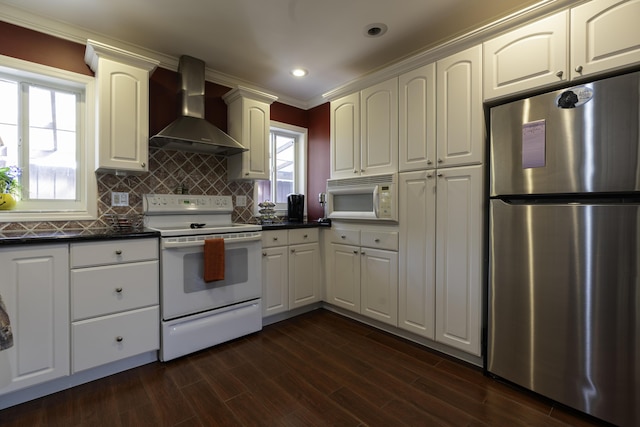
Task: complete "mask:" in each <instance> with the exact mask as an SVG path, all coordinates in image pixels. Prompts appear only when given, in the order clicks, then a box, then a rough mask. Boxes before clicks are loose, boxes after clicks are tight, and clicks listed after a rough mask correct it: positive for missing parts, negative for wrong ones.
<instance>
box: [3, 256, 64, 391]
mask: <svg viewBox="0 0 640 427" xmlns="http://www.w3.org/2000/svg"><path fill="white" fill-rule="evenodd" d="M0 271H1V272H2V280H0V296H1V297H2V301H3V303H4V306H5V308H6V311H7V315H8V317H9V322H10V325H11V329H12V334H13V346H11V347H8V348H6V349H4V350H2V351H0V394H4V393H8V392H11V391H14V390H18V389H22V388H25V387H29V386H33V385H36V384H40V383H43V382H45V381H49V380H52V379H54V378H59V377H62V376H65V375H69V249H68V246H67V245H42V246H40V245H33V246H32V245H27V246H11V247H5V248H2V249H0ZM3 320H4V319H3ZM3 344H4V345H7V343H6V342H3Z"/></svg>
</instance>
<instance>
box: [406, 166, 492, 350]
mask: <svg viewBox="0 0 640 427" xmlns="http://www.w3.org/2000/svg"><path fill="white" fill-rule="evenodd" d="M482 180H483V167H482V166H481V165H478V166H468V167H457V168H446V169H438V170H436V171H418V172H407V173H403V174H401V175H400V200H401V201H402V202H401V208H400V259H401V260H402V264H401V266H400V272H399V278H400V285H399V288H400V291H399V295H400V300H399V312H400V319H399V327H400V328H403V329H406V330H409V331H411V332H414V333H416V334H419V335H422V336H425V337H427V338H430V339H435V340H436V341H438V342H441V343H443V344H446V345H448V346H450V347H454V348H457V349H459V350H463V351H465V352H467V353H471V354H473V355H476V356H479V355H480V350H481V349H480V344H481V343H480V338H481V290H482V224H483V202H482V200H483V192H482V189H483V185H482Z"/></svg>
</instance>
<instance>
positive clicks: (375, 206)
mask: <svg viewBox="0 0 640 427" xmlns="http://www.w3.org/2000/svg"><path fill="white" fill-rule="evenodd" d="M379 207H380V186H379V185H376V186H375V188H374V189H373V214H374V215H375V217H376V218H378V217H379V216H378V208H379Z"/></svg>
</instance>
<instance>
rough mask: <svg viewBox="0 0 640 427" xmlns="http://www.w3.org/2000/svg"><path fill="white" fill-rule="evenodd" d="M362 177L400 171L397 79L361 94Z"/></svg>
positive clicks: (379, 84)
mask: <svg viewBox="0 0 640 427" xmlns="http://www.w3.org/2000/svg"><path fill="white" fill-rule="evenodd" d="M360 102H361V109H360V117H361V122H360V129H361V133H360V138H361V141H362V148H361V153H360V174H362V175H376V174H381V173H393V172H397V171H398V79H397V78H393V79H390V80H387V81H384V82H382V83H378V84H377V85H375V86H372V87H370V88H367V89H364V90H363V91H362V92H360Z"/></svg>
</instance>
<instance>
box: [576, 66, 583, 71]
mask: <svg viewBox="0 0 640 427" xmlns="http://www.w3.org/2000/svg"><path fill="white" fill-rule="evenodd" d="M581 72H582V65H578V66H577V67H576V73H581Z"/></svg>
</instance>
